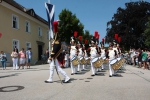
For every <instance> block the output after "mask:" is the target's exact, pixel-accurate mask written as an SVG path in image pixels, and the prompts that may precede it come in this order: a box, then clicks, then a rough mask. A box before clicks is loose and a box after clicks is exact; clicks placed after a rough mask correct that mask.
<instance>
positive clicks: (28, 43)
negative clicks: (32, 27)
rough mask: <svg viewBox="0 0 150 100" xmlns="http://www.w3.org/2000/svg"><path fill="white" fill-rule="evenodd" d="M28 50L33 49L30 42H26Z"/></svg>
mask: <svg viewBox="0 0 150 100" xmlns="http://www.w3.org/2000/svg"><path fill="white" fill-rule="evenodd" d="M28 48H31V43H30V42H26V50H28Z"/></svg>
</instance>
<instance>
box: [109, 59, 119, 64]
mask: <svg viewBox="0 0 150 100" xmlns="http://www.w3.org/2000/svg"><path fill="white" fill-rule="evenodd" d="M117 61H118V60H117V59H114V60H112V61H110V65H113V64H115V63H116V62H117Z"/></svg>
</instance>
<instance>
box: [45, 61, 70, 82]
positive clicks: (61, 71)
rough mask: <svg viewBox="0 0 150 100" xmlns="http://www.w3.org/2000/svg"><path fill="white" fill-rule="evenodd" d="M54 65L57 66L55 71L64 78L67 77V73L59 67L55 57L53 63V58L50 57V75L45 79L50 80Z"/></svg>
mask: <svg viewBox="0 0 150 100" xmlns="http://www.w3.org/2000/svg"><path fill="white" fill-rule="evenodd" d="M55 65H56V68H57V71H58V72H59V73H61V74H62V75H63V76H64V78H65V79H66V78H68V76H67V74H66V72H65V71H63V70H62V68H61V67H60V65H59V63H58V60H57V59H55V63H54V60H53V59H52V61H51V63H50V75H49V79H48V80H47V81H52V80H53V75H54V68H55Z"/></svg>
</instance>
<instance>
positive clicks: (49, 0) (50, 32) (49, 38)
mask: <svg viewBox="0 0 150 100" xmlns="http://www.w3.org/2000/svg"><path fill="white" fill-rule="evenodd" d="M48 3H49V4H50V0H48ZM49 17H50V16H49ZM50 19H51V18H50ZM50 21H51V20H50ZM50 23H51V22H50ZM50 33H51V28H50V27H49V33H48V35H49V56H50V55H51V35H50Z"/></svg>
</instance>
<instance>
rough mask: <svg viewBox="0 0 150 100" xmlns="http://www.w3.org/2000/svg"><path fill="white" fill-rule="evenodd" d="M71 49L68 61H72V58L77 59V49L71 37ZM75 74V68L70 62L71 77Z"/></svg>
mask: <svg viewBox="0 0 150 100" xmlns="http://www.w3.org/2000/svg"><path fill="white" fill-rule="evenodd" d="M70 43H71V48H70V60H71V61H72V60H73V58H74V57H77V47H76V42H75V38H74V37H71V41H70ZM74 74H77V66H74V65H73V63H72V62H71V75H74Z"/></svg>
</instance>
